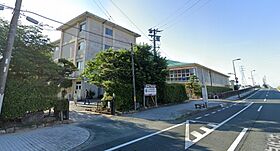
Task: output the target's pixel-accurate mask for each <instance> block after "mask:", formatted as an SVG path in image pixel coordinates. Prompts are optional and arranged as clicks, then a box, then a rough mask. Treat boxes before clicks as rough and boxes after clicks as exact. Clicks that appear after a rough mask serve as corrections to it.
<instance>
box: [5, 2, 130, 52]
mask: <svg viewBox="0 0 280 151" xmlns="http://www.w3.org/2000/svg"><path fill="white" fill-rule="evenodd" d="M0 5H2V6H4V7H6V8H8V9H14V8H13V7H10V6H7V5H4V4H0ZM20 11H21V12H25V13H30V14H33V15H36V16H39V17H42V18H44V19H47V20H50V21H53V22H56V23H59V24H62V25H66V26H68V27H71V28H74V29H77V30H80V28H77V27H75V26H71V25H69V24H65V23H62V22H61V21H57V20H55V19H52V18H49V17H46V16H43V15H40V14H38V13H36V12H32V11H28V10H20ZM21 15H22V14H21ZM24 16H26V15H24ZM56 31H58V30H57V29H56ZM82 31H84V32H88V33H90V34H93V35H96V36H100V37H102V38H103V37H105V38H108V39H111V40H114V41H117V42H120V43H123V44H127V45H129V46H130V45H131V43H132V42H127V41H122V40H118V39H114V38H112V37H107V36H104V35H101V34H97V33H94V32H91V31H88V30H82ZM63 32H64V33H66V34H68V35H71V36H73V37H76V38H80V39H85V37H82V36H80V35H75V34H72V33H70V32H67V31H63ZM87 40H88V41H89V42H92V43H96V44H101V45H103V43H101V42H97V41H94V40H91V39H87ZM68 44H71V43H68ZM65 45H67V44H65ZM65 45H64V46H65ZM115 48H119V47H115Z"/></svg>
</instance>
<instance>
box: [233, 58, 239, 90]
mask: <svg viewBox="0 0 280 151" xmlns="http://www.w3.org/2000/svg"><path fill="white" fill-rule="evenodd" d="M238 60H241V58H238V59H234V60H232V65H233V73H234V79H235V84H236V85H238V78H237V76H236V71H235V65H234V61H238Z"/></svg>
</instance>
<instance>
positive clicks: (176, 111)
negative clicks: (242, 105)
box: [124, 100, 227, 121]
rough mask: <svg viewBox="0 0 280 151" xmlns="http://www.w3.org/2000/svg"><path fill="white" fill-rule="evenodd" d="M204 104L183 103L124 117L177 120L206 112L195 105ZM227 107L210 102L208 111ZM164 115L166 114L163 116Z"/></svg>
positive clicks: (196, 101)
mask: <svg viewBox="0 0 280 151" xmlns="http://www.w3.org/2000/svg"><path fill="white" fill-rule="evenodd" d="M199 103H203V101H200V100H192V101H190V102H186V103H181V104H177V105H171V106H163V107H159V108H153V109H149V110H146V111H141V112H137V113H134V114H127V115H124V116H127V117H134V118H141V119H147V120H164V121H166V120H176V119H178V118H180V117H182V116H184V115H188V114H192V113H193V112H197V111H204V110H206V109H205V108H202V109H196V108H195V106H194V105H195V104H199ZM221 104H222V105H223V106H225V105H226V104H227V103H225V102H219V101H218V100H216V101H211V100H209V102H208V109H209V108H214V107H218V106H220V105H221ZM163 113H164V114H163Z"/></svg>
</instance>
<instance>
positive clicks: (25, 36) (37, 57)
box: [0, 19, 75, 119]
mask: <svg viewBox="0 0 280 151" xmlns="http://www.w3.org/2000/svg"><path fill="white" fill-rule="evenodd" d="M0 31H1V36H0V54H2V52H3V50H4V46H5V42H6V35H7V31H8V23H7V22H6V21H4V20H1V19H0ZM2 35H3V36H2ZM53 48H54V47H53V46H52V45H51V43H50V40H49V39H48V38H47V37H46V36H44V35H42V31H41V29H39V28H38V27H34V26H23V25H20V26H18V29H17V35H16V39H15V43H14V48H13V49H14V50H13V53H12V60H11V64H10V68H9V74H8V80H7V86H6V90H5V97H4V102H3V112H2V114H1V117H2V118H12V119H13V118H20V117H22V116H24V115H25V114H26V113H32V112H37V111H42V110H46V109H49V108H50V107H52V106H53V105H54V101H56V100H57V94H58V92H59V91H60V89H61V88H62V87H69V86H70V85H69V80H68V77H69V75H70V74H71V73H72V72H73V71H74V70H75V69H74V68H72V67H73V66H74V65H73V64H71V62H69V61H67V60H59V63H58V64H57V63H55V62H53V61H52V58H51V56H52V50H53Z"/></svg>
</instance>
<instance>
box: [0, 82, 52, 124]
mask: <svg viewBox="0 0 280 151" xmlns="http://www.w3.org/2000/svg"><path fill="white" fill-rule="evenodd" d="M36 85H37V84H36V82H35V81H33V82H30V81H28V80H21V81H20V80H18V79H14V78H12V79H10V80H8V82H7V87H6V91H5V97H4V102H3V108H2V113H1V118H4V119H16V118H17V119H19V118H21V117H23V116H24V115H25V114H26V113H34V112H38V111H43V110H47V109H49V108H51V107H52V106H53V101H54V100H55V99H56V97H54V96H55V95H54V94H55V93H56V90H55V89H53V86H48V85H45V86H36Z"/></svg>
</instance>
